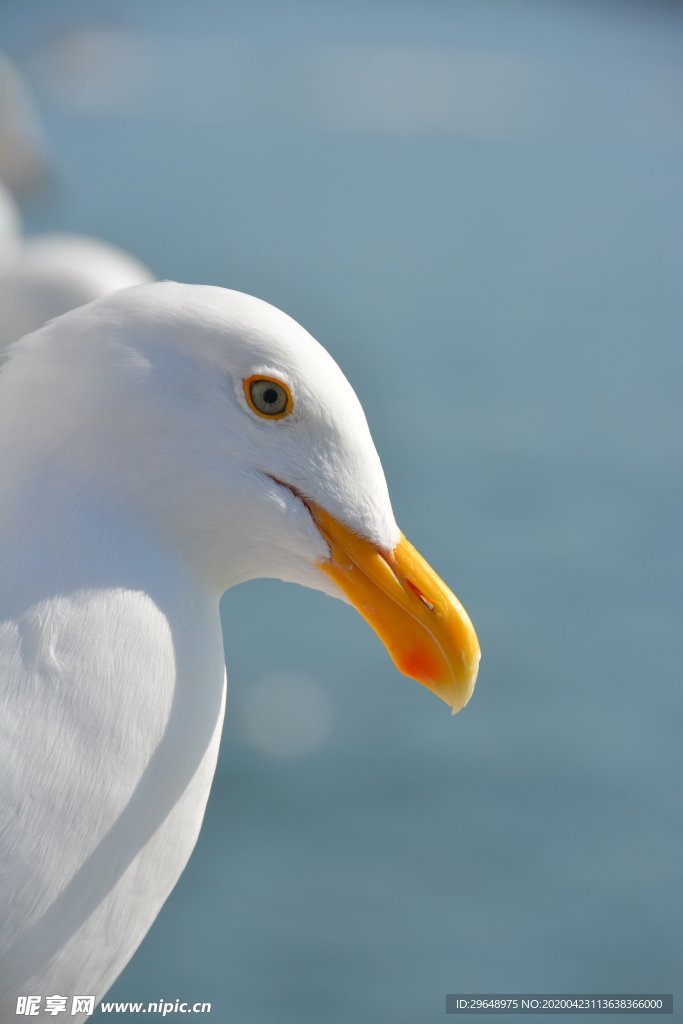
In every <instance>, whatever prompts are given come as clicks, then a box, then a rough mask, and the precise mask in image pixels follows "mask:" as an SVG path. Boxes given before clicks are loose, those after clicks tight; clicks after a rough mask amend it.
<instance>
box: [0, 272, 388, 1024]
mask: <svg viewBox="0 0 683 1024" xmlns="http://www.w3.org/2000/svg"><path fill="white" fill-rule="evenodd" d="M261 371H263V372H268V373H270V374H272V375H277V376H278V377H280V378H282V379H283V380H285V381H286V382H287V383H288V384H289V386H290V388H291V390H292V393H293V396H294V412H293V414H292V415H291V416H290V417H288V418H286V419H283V420H277V421H266V420H263V419H261V418H259V417H257V416H256V415H255V414H254V413H253V412H252V411H251V410H250V409H249V406H248V404H247V402H246V400H245V398H244V394H243V390H242V380H243V378H245V377H247V376H249V375H251V374H253V373H258V372H261ZM272 477H276V478H277V479H278V480H283V481H286V482H287V483H288V484H290V485H292V486H293V487H294V488H296V489H298V491H300V492H302V493H303V494H305V495H307V496H308V497H310V498H312V499H314V500H315V501H316V502H317V503H318V504H320V505H321V506H324V507H325V508H327V509H328V510H329V511H330V512H332V513H333V514H334V515H335V516H337V517H338V518H340V519H342V520H343V521H344V522H346V523H347V524H348V525H349V526H351V527H352V528H353V529H355V530H357V531H358V532H359V533H361V534H362V535H364V536H366V537H368V538H369V539H371V540H373V541H375V542H376V543H378V544H381V545H382V546H384V547H387V548H391V547H393V545H394V544H395V543H396V541H397V539H398V529H397V527H396V523H395V521H394V517H393V513H392V510H391V505H390V502H389V497H388V493H387V488H386V483H385V480H384V474H383V472H382V468H381V465H380V462H379V458H378V456H377V453H376V451H375V448H374V445H373V443H372V440H371V437H370V433H369V430H368V427H367V423H366V421H365V417H364V415H363V411H362V409H361V407H360V404H359V402H358V400H357V398H356V396H355V394H354V392H353V390H352V389H351V387H350V385H349V384H348V382H347V381H346V379H345V377H344V376H343V374H342V372H341V370H340V369H339V368H338V366H337V365H336V363H335V362H334V361H333V360H332V358H331V357H330V356H329V355H328V354H327V352H325V350H324V349H323V348H321V346H320V345H318V343H317V342H316V341H315V340H314V339H313V338H312V337H311V336H310V335H309V334H307V333H306V331H304V330H303V328H302V327H300V326H299V325H298V324H297V323H295V322H294V321H293V320H291V319H290V318H289V317H287V316H286V315H285V314H284V313H281V312H280V311H278V310H276V309H274V308H273V307H271V306H269V305H267V304H266V303H264V302H261V301H260V300H258V299H255V298H252V297H250V296H246V295H242V294H240V293H237V292H230V291H225V290H223V289H219V288H208V287H198V286H196V287H195V286H189V285H178V284H172V283H165V284H152V285H142V286H140V287H137V288H132V289H128V290H125V291H121V292H118V293H116V294H113V295H110V296H108V297H106V298H103V299H100V300H98V301H96V302H94V303H91V304H89V305H87V306H84V307H82V308H80V309H78V310H75V311H73V312H72V313H69V314H67V315H65V316H63V317H61V318H59V319H57V320H55V321H53V322H52V323H51V324H49V325H48V326H46V327H44V328H43V329H42V330H39V331H37V332H36V333H34V334H33V335H30V336H29V337H26V338H24V339H23V340H22V341H21V342H19V343H18V344H16V345H15V346H13V347H12V348H11V350H10V352H9V358H8V361H7V364H6V365H5V367H4V368H3V370H2V372H0V560H1V563H2V575H1V580H0V620H1V621H2V626H1V627H0V683H1V686H2V692H3V700H4V703H5V711H4V713H3V720H2V742H1V744H0V774H1V775H2V778H3V781H4V783H5V785H4V787H3V792H2V797H1V803H0V864H1V865H2V883H1V885H0V929H1V931H0V991H1V992H2V996H0V1006H1V1007H2V1010H3V1013H2V1018H1V1019H3V1020H5V1019H6V1018H7V1017H8V1016H9V1015H10V1014H11V1013H13V1012H14V1007H15V1004H16V997H17V995H18V994H21V993H27V992H43V993H45V994H48V993H52V992H65V993H71V992H73V993H78V994H91V993H92V994H95V995H96V996H98V997H100V996H102V995H103V994H104V992H105V991H106V989H107V988H108V987H109V985H110V984H111V983H112V982H113V980H114V979H115V978H116V976H117V975H118V973H119V972H120V971H121V970H122V968H123V967H124V966H125V964H126V963H127V961H128V960H129V958H130V957H131V956H132V954H133V952H134V951H135V949H136V948H137V946H138V944H139V943H140V941H141V940H142V938H143V937H144V935H145V933H146V932H147V930H148V928H149V927H150V925H151V923H152V922H153V920H154V918H155V916H156V914H157V913H158V911H159V909H160V907H161V906H162V904H163V902H164V900H165V899H166V897H167V896H168V894H169V892H170V891H171V889H172V888H173V886H174V884H175V882H176V881H177V879H178V877H179V875H180V873H181V871H182V870H183V868H184V866H185V864H186V862H187V859H188V857H189V855H190V853H191V851H192V848H193V846H194V843H195V840H196V837H197V834H198V830H199V827H200V825H201V820H202V816H203V813H204V808H205V805H206V801H207V798H208V793H209V789H210V785H211V779H212V776H213V772H214V767H215V763H216V756H217V749H218V742H219V736H220V730H221V724H222V717H223V710H224V700H225V683H224V667H223V654H222V640H221V633H220V624H219V618H218V599H219V597H220V594H221V593H222V591H223V590H225V589H227V588H228V587H230V586H232V585H234V584H236V583H239V582H241V581H243V580H246V579H250V578H253V577H255V576H275V577H279V578H281V579H285V580H290V581H293V582H297V583H302V584H304V585H307V586H312V587H314V588H317V589H320V590H323V591H326V592H327V593H331V594H333V595H334V596H340V594H339V593H338V592H336V591H335V589H334V586H333V584H332V583H331V582H330V581H329V580H328V577H327V576H326V575H325V574H324V573H322V572H321V571H320V570H319V569H318V568H317V567H316V562H318V561H320V560H321V559H323V558H325V557H326V555H327V553H328V552H327V549H326V546H325V543H324V541H323V539H322V537H321V535H320V533H319V532H318V531H317V529H316V528H315V526H314V525H313V523H312V521H311V519H310V516H309V514H308V512H307V510H306V508H305V506H304V504H303V503H302V502H301V501H300V500H299V499H298V498H296V497H295V496H294V494H293V493H292V491H290V490H289V489H288V488H285V487H281V486H279V485H278V484H277V483H275V482H274V480H273V479H272ZM45 1019H51V1018H45ZM72 1019H74V1020H76V1019H79V1018H72Z"/></svg>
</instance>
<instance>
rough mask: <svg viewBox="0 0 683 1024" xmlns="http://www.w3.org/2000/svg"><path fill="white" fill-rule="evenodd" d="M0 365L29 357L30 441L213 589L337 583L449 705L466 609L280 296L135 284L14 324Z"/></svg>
mask: <svg viewBox="0 0 683 1024" xmlns="http://www.w3.org/2000/svg"><path fill="white" fill-rule="evenodd" d="M7 371H9V372H13V373H17V374H21V373H22V372H23V373H30V374H31V376H32V378H33V382H32V383H33V387H32V388H31V389H30V393H31V394H32V395H33V400H34V401H35V403H36V411H37V412H39V414H40V415H39V416H38V417H37V420H38V421H39V422H42V423H43V432H42V435H40V437H38V438H37V439H36V443H37V444H38V443H39V444H40V446H41V449H42V450H43V452H44V453H45V451H46V449H48V450H49V456H48V457H50V458H52V459H53V460H54V462H56V463H57V464H58V465H59V467H60V474H64V475H65V478H66V480H69V479H70V480H71V481H72V482H73V487H74V488H75V487H82V486H83V482H84V481H87V483H88V487H90V488H94V489H95V490H97V491H98V492H99V494H100V495H101V496H102V497H103V498H105V499H106V501H107V503H110V502H113V503H115V504H116V505H117V506H122V509H123V512H124V513H125V515H126V516H127V517H128V518H134V519H135V520H137V521H138V522H140V523H142V524H143V525H144V528H145V529H149V530H150V531H153V532H154V534H155V536H160V537H161V538H162V542H163V544H165V545H167V546H168V547H169V549H170V550H171V551H172V552H173V553H174V556H176V557H178V558H180V559H183V560H184V561H186V562H187V563H188V565H189V566H190V567H191V569H192V570H193V571H194V572H196V573H199V574H201V576H202V577H203V579H204V580H205V581H206V583H207V585H209V586H210V587H211V588H212V589H213V590H215V591H216V593H219V594H220V593H222V592H223V591H224V590H226V589H227V588H228V587H230V586H233V585H234V584H236V583H239V582H242V581H245V580H248V579H253V578H256V577H274V578H277V579H282V580H287V581H291V582H296V583H300V584H303V585H304V586H308V587H312V588H315V589H318V590H322V591H324V592H326V593H328V594H331V595H332V596H335V597H341V598H342V599H344V600H346V601H347V602H349V603H351V604H352V605H353V606H354V607H355V608H356V609H357V610H358V611H359V613H360V614H361V615H362V616H363V618H364V619H366V621H367V622H368V623H369V624H370V625H371V626H372V628H373V629H374V630H375V631H376V633H377V634H378V635H379V637H380V638H381V640H382V641H383V642H384V644H385V646H386V648H387V650H388V652H389V653H390V655H391V657H392V658H393V660H394V662H395V664H396V665H397V667H398V668H399V669H400V670H401V671H402V672H403V673H405V674H406V675H408V676H411V677H412V678H414V679H417V680H418V681H419V682H420V683H423V684H424V685H425V686H427V687H428V688H429V689H430V690H432V691H433V692H434V693H435V694H437V695H438V696H439V697H440V698H441V699H442V700H444V701H445V702H446V703H447V704H448V705H449V706H450V707H451V708H452V709H453V710H454V711H457V710H459V709H460V708H462V707H463V706H464V705H465V704H466V703H467V701H468V700H469V697H470V696H471V693H472V690H473V687H474V683H475V680H476V675H477V669H478V664H479V645H478V642H477V637H476V634H475V631H474V629H473V627H472V624H471V622H470V620H469V618H468V616H467V613H466V612H465V610H464V608H463V607H462V605H461V604H460V602H459V601H458V599H457V598H456V597H455V596H454V595H453V593H452V592H451V591H450V589H449V588H448V587H447V586H446V584H445V583H444V582H443V581H442V580H441V579H440V578H439V577H438V576H437V575H436V573H435V572H434V571H433V570H432V569H431V568H430V566H429V565H428V564H427V563H426V562H425V560H424V559H423V558H422V557H421V556H420V555H419V554H418V552H417V551H416V550H415V548H414V547H413V546H412V545H411V544H410V543H409V542H408V540H407V539H406V538H405V537H404V536H403V535H402V533H401V531H400V530H399V528H398V526H397V525H396V520H395V518H394V513H393V511H392V507H391V502H390V499H389V493H388V490H387V485H386V480H385V477H384V473H383V470H382V465H381V463H380V459H379V456H378V454H377V451H376V449H375V446H374V444H373V441H372V438H371V435H370V431H369V429H368V425H367V421H366V418H365V415H364V413H363V409H362V407H361V405H360V402H359V401H358V399H357V397H356V395H355V393H354V391H353V389H352V387H351V386H350V384H349V382H348V381H347V380H346V378H345V376H344V374H343V373H342V371H341V370H340V368H339V367H338V366H337V364H336V363H335V362H334V360H333V359H332V357H331V356H330V355H329V353H328V352H327V351H326V350H325V349H324V348H323V347H322V346H321V345H320V344H318V342H317V341H316V340H315V339H314V338H313V337H311V335H310V334H308V332H307V331H305V330H304V329H303V328H302V327H301V326H300V325H299V324H298V323H296V322H295V321H294V320H292V319H291V318H290V317H289V316H287V315H286V314H285V313H283V312H281V311H280V310H278V309H276V308H274V307H273V306H270V305H268V304H267V303H265V302H263V301H261V300H259V299H256V298H253V297H252V296H248V295H244V294H242V293H240V292H235V291H228V290H226V289H222V288H214V287H208V286H195V285H181V284H175V283H171V282H164V283H156V284H145V285H140V286H138V287H134V288H129V289H125V290H123V291H119V292H117V293H115V294H112V295H109V296H106V297H104V298H102V299H98V300H97V301H95V302H92V303H90V304H89V305H87V306H84V307H81V308H80V309H78V310H74V311H72V312H71V313H68V314H66V315H64V316H62V317H59V318H58V319H57V320H55V321H53V322H52V323H51V324H49V325H48V326H47V327H45V328H43V329H42V330H41V331H38V332H36V333H35V334H33V335H29V336H28V337H26V338H24V339H23V340H22V341H21V342H20V343H19V344H18V345H17V346H16V347H15V349H14V352H13V354H12V356H11V359H10V363H9V365H8V367H7ZM7 371H6V372H7ZM26 392H27V389H23V392H22V393H23V394H26ZM34 420H36V417H34ZM35 429H39V428H37V427H36V428H35ZM53 464H54V463H53Z"/></svg>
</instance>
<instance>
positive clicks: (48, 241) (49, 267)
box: [0, 184, 152, 348]
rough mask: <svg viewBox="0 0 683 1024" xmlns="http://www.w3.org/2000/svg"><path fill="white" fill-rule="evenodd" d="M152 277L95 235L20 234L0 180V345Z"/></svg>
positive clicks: (138, 264) (9, 199)
mask: <svg viewBox="0 0 683 1024" xmlns="http://www.w3.org/2000/svg"><path fill="white" fill-rule="evenodd" d="M151 280H152V274H151V272H150V271H149V270H148V268H147V267H146V266H144V264H142V263H141V262H140V261H139V260H137V259H135V258H134V257H133V256H130V255H129V254H128V253H127V252H124V251H123V250H122V249H118V248H117V247H115V246H113V245H109V244H108V243H107V242H102V241H100V240H99V239H97V238H89V237H87V236H85V235H73V234H53V235H33V236H28V237H22V236H21V221H20V218H19V214H18V211H17V209H16V206H15V205H14V203H13V202H12V199H11V197H10V196H9V194H8V193H7V192H6V191H5V190H4V189H3V187H2V185H1V184H0V348H3V347H4V346H6V345H8V344H9V343H10V342H12V341H16V340H17V339H18V338H21V337H22V336H23V335H24V334H30V333H31V331H35V330H37V329H38V328H39V327H42V325H43V324H44V323H46V322H47V321H48V320H51V319H52V318H53V317H56V316H61V314H62V313H67V312H68V311H69V310H70V309H75V307H76V306H82V305H84V304H85V303H86V302H92V300H93V299H98V298H100V296H102V295H107V294H108V293H109V292H113V291H117V290H118V289H120V288H129V287H131V286H132V285H134V284H144V283H146V282H148V281H151Z"/></svg>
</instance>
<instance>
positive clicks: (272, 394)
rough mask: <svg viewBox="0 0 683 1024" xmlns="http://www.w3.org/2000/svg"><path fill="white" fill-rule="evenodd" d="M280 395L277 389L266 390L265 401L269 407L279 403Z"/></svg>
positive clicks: (264, 393)
mask: <svg viewBox="0 0 683 1024" xmlns="http://www.w3.org/2000/svg"><path fill="white" fill-rule="evenodd" d="M277 399H278V394H277V391H276V390H275V388H266V390H265V391H264V392H263V401H264V402H265V403H266V404H267V405H274V404H275V402H277Z"/></svg>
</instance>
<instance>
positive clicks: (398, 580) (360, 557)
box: [307, 502, 481, 714]
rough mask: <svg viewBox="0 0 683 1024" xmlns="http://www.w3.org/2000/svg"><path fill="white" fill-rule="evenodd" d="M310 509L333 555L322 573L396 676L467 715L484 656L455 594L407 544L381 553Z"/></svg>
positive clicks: (319, 511)
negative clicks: (377, 642) (367, 628)
mask: <svg viewBox="0 0 683 1024" xmlns="http://www.w3.org/2000/svg"><path fill="white" fill-rule="evenodd" d="M307 505H308V507H309V509H310V512H311V515H312V516H313V518H314V520H315V522H316V524H317V526H318V529H319V530H320V532H321V533H322V534H323V536H324V537H325V540H326V541H327V543H328V545H329V548H330V552H331V558H330V560H329V561H326V562H320V563H319V568H320V569H322V571H323V572H325V573H327V575H328V576H330V577H331V579H333V580H334V582H335V583H336V584H337V586H338V587H339V589H340V590H342V591H343V592H344V594H346V596H347V597H348V599H349V601H350V602H351V604H353V606H354V607H355V608H356V609H357V610H358V611H359V612H360V614H361V615H362V616H363V618H364V619H365V620H366V622H368V623H369V624H370V625H371V626H372V628H373V629H374V630H375V632H376V633H377V635H378V636H379V637H380V639H381V640H382V642H383V643H384V645H385V647H386V648H387V650H388V651H389V654H390V655H391V657H392V658H393V661H394V663H395V665H396V667H397V668H398V669H400V671H401V672H403V673H404V674H405V675H407V676H411V677H412V678H413V679H417V681H418V682H419V683H422V684H423V685H424V686H426V687H428V688H429V689H430V690H431V691H432V693H435V694H436V695H437V697H440V698H441V700H443V701H445V702H446V704H448V706H449V707H450V708H452V709H453V714H455V713H456V712H457V711H460V709H461V708H464V706H465V704H467V702H468V700H469V699H470V697H471V696H472V691H473V690H474V684H475V682H476V680H477V672H478V670H479V659H480V657H481V652H480V650H479V641H478V640H477V634H476V633H475V632H474V627H473V625H472V623H471V622H470V619H469V616H468V614H467V612H466V611H465V609H464V608H463V606H462V605H461V604H460V602H459V601H458V599H457V597H456V596H455V594H453V593H452V592H451V590H449V588H448V587H447V586H446V584H445V583H444V582H443V580H441V579H439V577H438V576H437V575H436V573H435V572H434V570H433V569H432V568H431V567H430V566H429V565H428V564H427V562H425V560H424V558H423V557H422V556H421V555H420V554H419V553H418V552H417V551H416V550H415V548H414V547H413V546H412V544H410V542H409V541H407V540H406V538H405V537H403V536H401V539H400V540H399V542H398V544H397V545H396V547H395V548H394V550H393V551H391V552H389V553H387V552H384V551H380V550H379V549H378V548H377V547H375V546H374V544H372V543H370V541H367V540H364V539H363V538H362V537H358V536H357V535H356V534H355V533H353V532H352V531H351V530H350V529H349V528H348V527H347V526H344V525H343V524H342V523H340V522H339V521H338V520H337V519H335V518H334V516H332V515H330V513H329V512H326V511H325V510H324V509H322V508H319V507H318V506H317V505H315V504H314V503H312V502H307Z"/></svg>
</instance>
